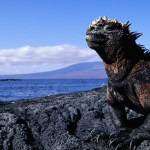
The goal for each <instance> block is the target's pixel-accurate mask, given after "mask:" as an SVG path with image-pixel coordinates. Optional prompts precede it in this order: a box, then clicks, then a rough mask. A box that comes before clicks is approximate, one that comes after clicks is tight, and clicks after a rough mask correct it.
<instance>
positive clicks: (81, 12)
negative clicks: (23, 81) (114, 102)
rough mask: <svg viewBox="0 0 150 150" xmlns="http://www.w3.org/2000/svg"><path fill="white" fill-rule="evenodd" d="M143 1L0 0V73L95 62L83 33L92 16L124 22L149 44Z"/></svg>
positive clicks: (146, 0)
mask: <svg viewBox="0 0 150 150" xmlns="http://www.w3.org/2000/svg"><path fill="white" fill-rule="evenodd" d="M149 6H150V1H149V0H143V1H141V0H132V1H131V0H126V1H120V0H107V1H105V0H74V1H73V0H72V1H71V0H21V1H20V0H12V1H10V0H1V1H0V74H22V73H32V72H44V71H51V70H56V69H59V68H62V67H65V66H69V65H71V64H75V63H80V62H89V61H101V59H100V58H99V57H98V55H97V54H96V52H95V51H93V50H91V49H89V48H88V46H87V44H86V41H85V32H86V29H87V27H88V25H89V24H90V23H91V22H92V21H93V20H94V19H96V18H99V17H103V16H107V17H109V18H113V19H117V20H119V21H121V22H126V21H130V23H132V25H131V31H138V32H142V33H143V36H142V37H140V38H139V39H138V40H137V43H140V44H142V45H144V46H145V47H146V48H150V28H149V27H150V19H149V18H150V13H149Z"/></svg>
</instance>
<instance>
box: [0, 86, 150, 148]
mask: <svg viewBox="0 0 150 150" xmlns="http://www.w3.org/2000/svg"><path fill="white" fill-rule="evenodd" d="M105 96H106V87H102V88H99V89H94V90H91V91H84V92H75V93H71V94H59V95H51V96H46V97H41V98H37V99H31V100H20V101H16V102H1V103H0V105H1V109H0V150H111V149H113V147H109V142H110V141H109V135H110V134H111V133H113V132H114V131H115V127H114V125H113V123H112V122H111V119H110V116H109V110H108V105H107V104H106V102H105V99H106V98H105ZM127 112H128V113H129V114H128V117H129V118H133V119H134V120H133V121H134V122H135V121H136V118H137V117H138V115H137V114H136V113H134V112H131V111H129V110H127ZM138 120H139V121H136V125H138V124H140V123H141V122H140V121H142V119H138ZM131 121H132V120H131ZM149 145H150V142H149V141H144V142H142V143H141V145H140V146H139V147H138V149H142V150H144V149H145V150H146V149H147V148H148V147H149V148H150V146H149Z"/></svg>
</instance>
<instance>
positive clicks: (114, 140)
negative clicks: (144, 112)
mask: <svg viewBox="0 0 150 150" xmlns="http://www.w3.org/2000/svg"><path fill="white" fill-rule="evenodd" d="M148 139H150V132H149V131H148V130H146V129H145V128H143V127H139V128H137V129H134V130H131V129H127V130H125V129H124V130H120V131H119V132H117V133H115V134H113V135H111V136H110V144H109V146H114V147H115V150H125V149H130V150H134V149H136V147H137V146H138V145H139V144H140V143H141V142H142V141H144V140H148Z"/></svg>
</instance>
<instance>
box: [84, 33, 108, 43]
mask: <svg viewBox="0 0 150 150" xmlns="http://www.w3.org/2000/svg"><path fill="white" fill-rule="evenodd" d="M103 38H104V37H103V36H100V35H97V36H96V35H88V34H87V35H86V41H88V42H92V43H104V42H105V41H106V40H104V39H103Z"/></svg>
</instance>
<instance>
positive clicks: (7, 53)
mask: <svg viewBox="0 0 150 150" xmlns="http://www.w3.org/2000/svg"><path fill="white" fill-rule="evenodd" d="M97 60H100V58H99V57H98V55H97V54H96V52H95V51H94V50H91V49H88V48H79V47H77V46H74V45H57V46H43V47H31V46H25V47H20V48H12V49H1V50H0V67H1V68H4V66H5V67H6V68H9V70H11V71H8V70H7V71H5V70H3V71H2V70H1V71H0V73H8V72H9V73H15V72H16V71H15V70H14V71H13V69H11V68H16V69H17V72H19V68H21V66H24V68H26V71H25V72H31V69H33V68H34V69H33V72H34V71H35V72H36V71H40V70H41V71H44V70H43V69H42V67H43V68H44V66H46V68H47V66H49V70H52V69H53V70H54V68H55V67H56V68H57V66H67V65H70V64H75V63H80V62H85V61H97ZM17 66H19V67H18V68H17ZM25 66H26V67H25ZM37 66H38V67H37ZM51 66H53V67H52V68H51ZM54 66H55V67H54ZM27 68H30V69H29V70H27ZM36 68H38V70H36ZM40 68H41V69H40ZM22 70H23V69H21V70H20V73H22V72H21V71H22ZM23 73H24V72H23Z"/></svg>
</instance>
